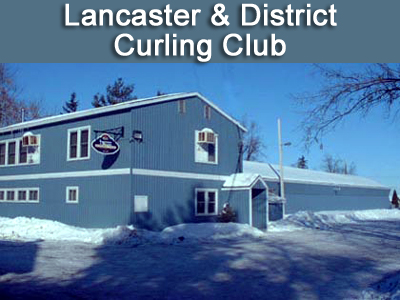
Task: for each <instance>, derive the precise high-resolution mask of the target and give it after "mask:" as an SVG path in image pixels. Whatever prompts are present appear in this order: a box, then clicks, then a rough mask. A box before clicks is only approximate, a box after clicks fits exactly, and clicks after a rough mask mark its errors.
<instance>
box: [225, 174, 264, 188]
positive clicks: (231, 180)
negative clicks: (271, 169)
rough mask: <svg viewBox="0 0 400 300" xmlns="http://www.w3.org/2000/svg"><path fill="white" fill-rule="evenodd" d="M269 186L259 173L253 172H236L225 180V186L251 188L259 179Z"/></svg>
mask: <svg viewBox="0 0 400 300" xmlns="http://www.w3.org/2000/svg"><path fill="white" fill-rule="evenodd" d="M259 180H260V181H261V183H262V184H263V185H264V186H265V187H267V185H266V184H265V182H264V180H263V179H262V177H261V176H260V175H259V174H253V173H235V174H232V175H230V176H229V177H228V179H227V180H226V181H225V182H224V185H223V186H222V187H223V188H251V187H252V186H253V185H254V184H255V183H257V182H258V181H259Z"/></svg>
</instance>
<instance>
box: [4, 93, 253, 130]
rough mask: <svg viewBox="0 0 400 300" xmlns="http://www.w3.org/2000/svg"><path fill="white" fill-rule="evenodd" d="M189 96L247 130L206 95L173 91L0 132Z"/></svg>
mask: <svg viewBox="0 0 400 300" xmlns="http://www.w3.org/2000/svg"><path fill="white" fill-rule="evenodd" d="M189 97H198V98H200V99H201V100H202V101H204V102H206V103H207V104H208V105H210V106H211V107H212V108H214V109H215V110H217V111H218V112H219V113H220V114H221V115H222V116H224V117H225V118H227V119H228V120H229V121H231V122H232V123H234V124H235V125H237V126H238V127H239V128H240V129H242V130H243V131H245V132H247V129H246V128H245V127H244V126H243V125H242V124H240V123H239V122H238V121H237V120H235V119H234V118H232V117H231V116H230V115H228V114H227V113H225V112H224V111H223V110H222V109H220V108H219V107H218V106H217V105H215V104H214V103H212V102H211V101H210V100H208V99H207V98H206V97H204V96H203V95H201V94H200V93H198V92H188V93H175V94H169V95H163V96H155V97H150V98H143V99H136V100H130V101H127V102H123V103H119V104H115V105H109V106H105V107H99V108H90V109H86V110H82V111H77V112H74V113H68V114H63V115H56V116H50V117H45V118H41V119H37V120H31V121H27V122H23V123H17V124H13V125H10V126H7V127H3V128H0V133H6V132H12V131H14V130H20V129H23V128H30V127H36V126H42V125H47V124H51V123H55V122H62V121H68V120H73V119H76V118H82V117H87V116H93V115H97V114H102V113H107V112H113V111H118V110H123V109H127V108H132V107H139V106H143V105H148V104H156V103H162V102H166V101H171V100H177V99H180V98H189Z"/></svg>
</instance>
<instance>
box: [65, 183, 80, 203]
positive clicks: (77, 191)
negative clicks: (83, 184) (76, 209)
mask: <svg viewBox="0 0 400 300" xmlns="http://www.w3.org/2000/svg"><path fill="white" fill-rule="evenodd" d="M71 190H75V191H76V200H75V201H73V200H71V199H69V192H70V191H71ZM65 202H66V203H69V204H78V203H79V186H67V187H66V189H65Z"/></svg>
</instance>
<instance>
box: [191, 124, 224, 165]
mask: <svg viewBox="0 0 400 300" xmlns="http://www.w3.org/2000/svg"><path fill="white" fill-rule="evenodd" d="M203 130H204V129H202V130H195V131H194V162H195V163H198V164H207V165H218V159H219V155H218V152H219V149H218V143H219V139H218V134H217V133H215V132H214V131H213V133H214V139H215V144H214V145H215V161H203V160H199V158H198V156H197V144H198V142H199V132H202V131H203Z"/></svg>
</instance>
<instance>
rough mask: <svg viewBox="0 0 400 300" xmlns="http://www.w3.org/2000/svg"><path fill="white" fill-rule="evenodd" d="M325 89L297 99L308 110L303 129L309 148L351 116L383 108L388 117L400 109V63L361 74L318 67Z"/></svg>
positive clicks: (373, 66) (376, 66) (370, 67)
mask: <svg viewBox="0 0 400 300" xmlns="http://www.w3.org/2000/svg"><path fill="white" fill-rule="evenodd" d="M316 70H317V75H318V76H319V77H320V78H322V80H323V83H322V87H321V88H320V89H319V91H317V92H316V93H311V94H302V95H296V96H294V98H295V99H296V100H297V101H298V102H299V103H300V104H301V105H302V106H304V107H308V109H307V110H306V111H305V112H304V113H305V117H304V119H303V121H302V123H301V127H302V128H303V130H304V131H305V136H304V142H305V145H306V146H310V145H311V144H312V143H315V142H317V143H318V142H319V140H320V139H321V137H322V136H323V135H324V134H326V133H327V132H329V131H331V130H333V129H335V127H336V126H337V125H338V124H339V123H340V122H341V121H342V120H343V119H345V118H346V117H347V116H349V115H353V114H359V115H361V116H366V115H367V114H368V113H369V112H370V111H371V110H372V109H373V108H375V107H378V106H379V107H383V108H384V109H385V112H386V113H385V116H386V117H389V116H391V115H394V116H395V115H397V114H398V112H399V110H400V105H399V104H400V101H399V98H400V64H368V65H365V67H364V69H363V70H361V71H355V72H354V71H353V72H351V71H343V70H340V69H336V68H330V67H326V66H324V65H316Z"/></svg>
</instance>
